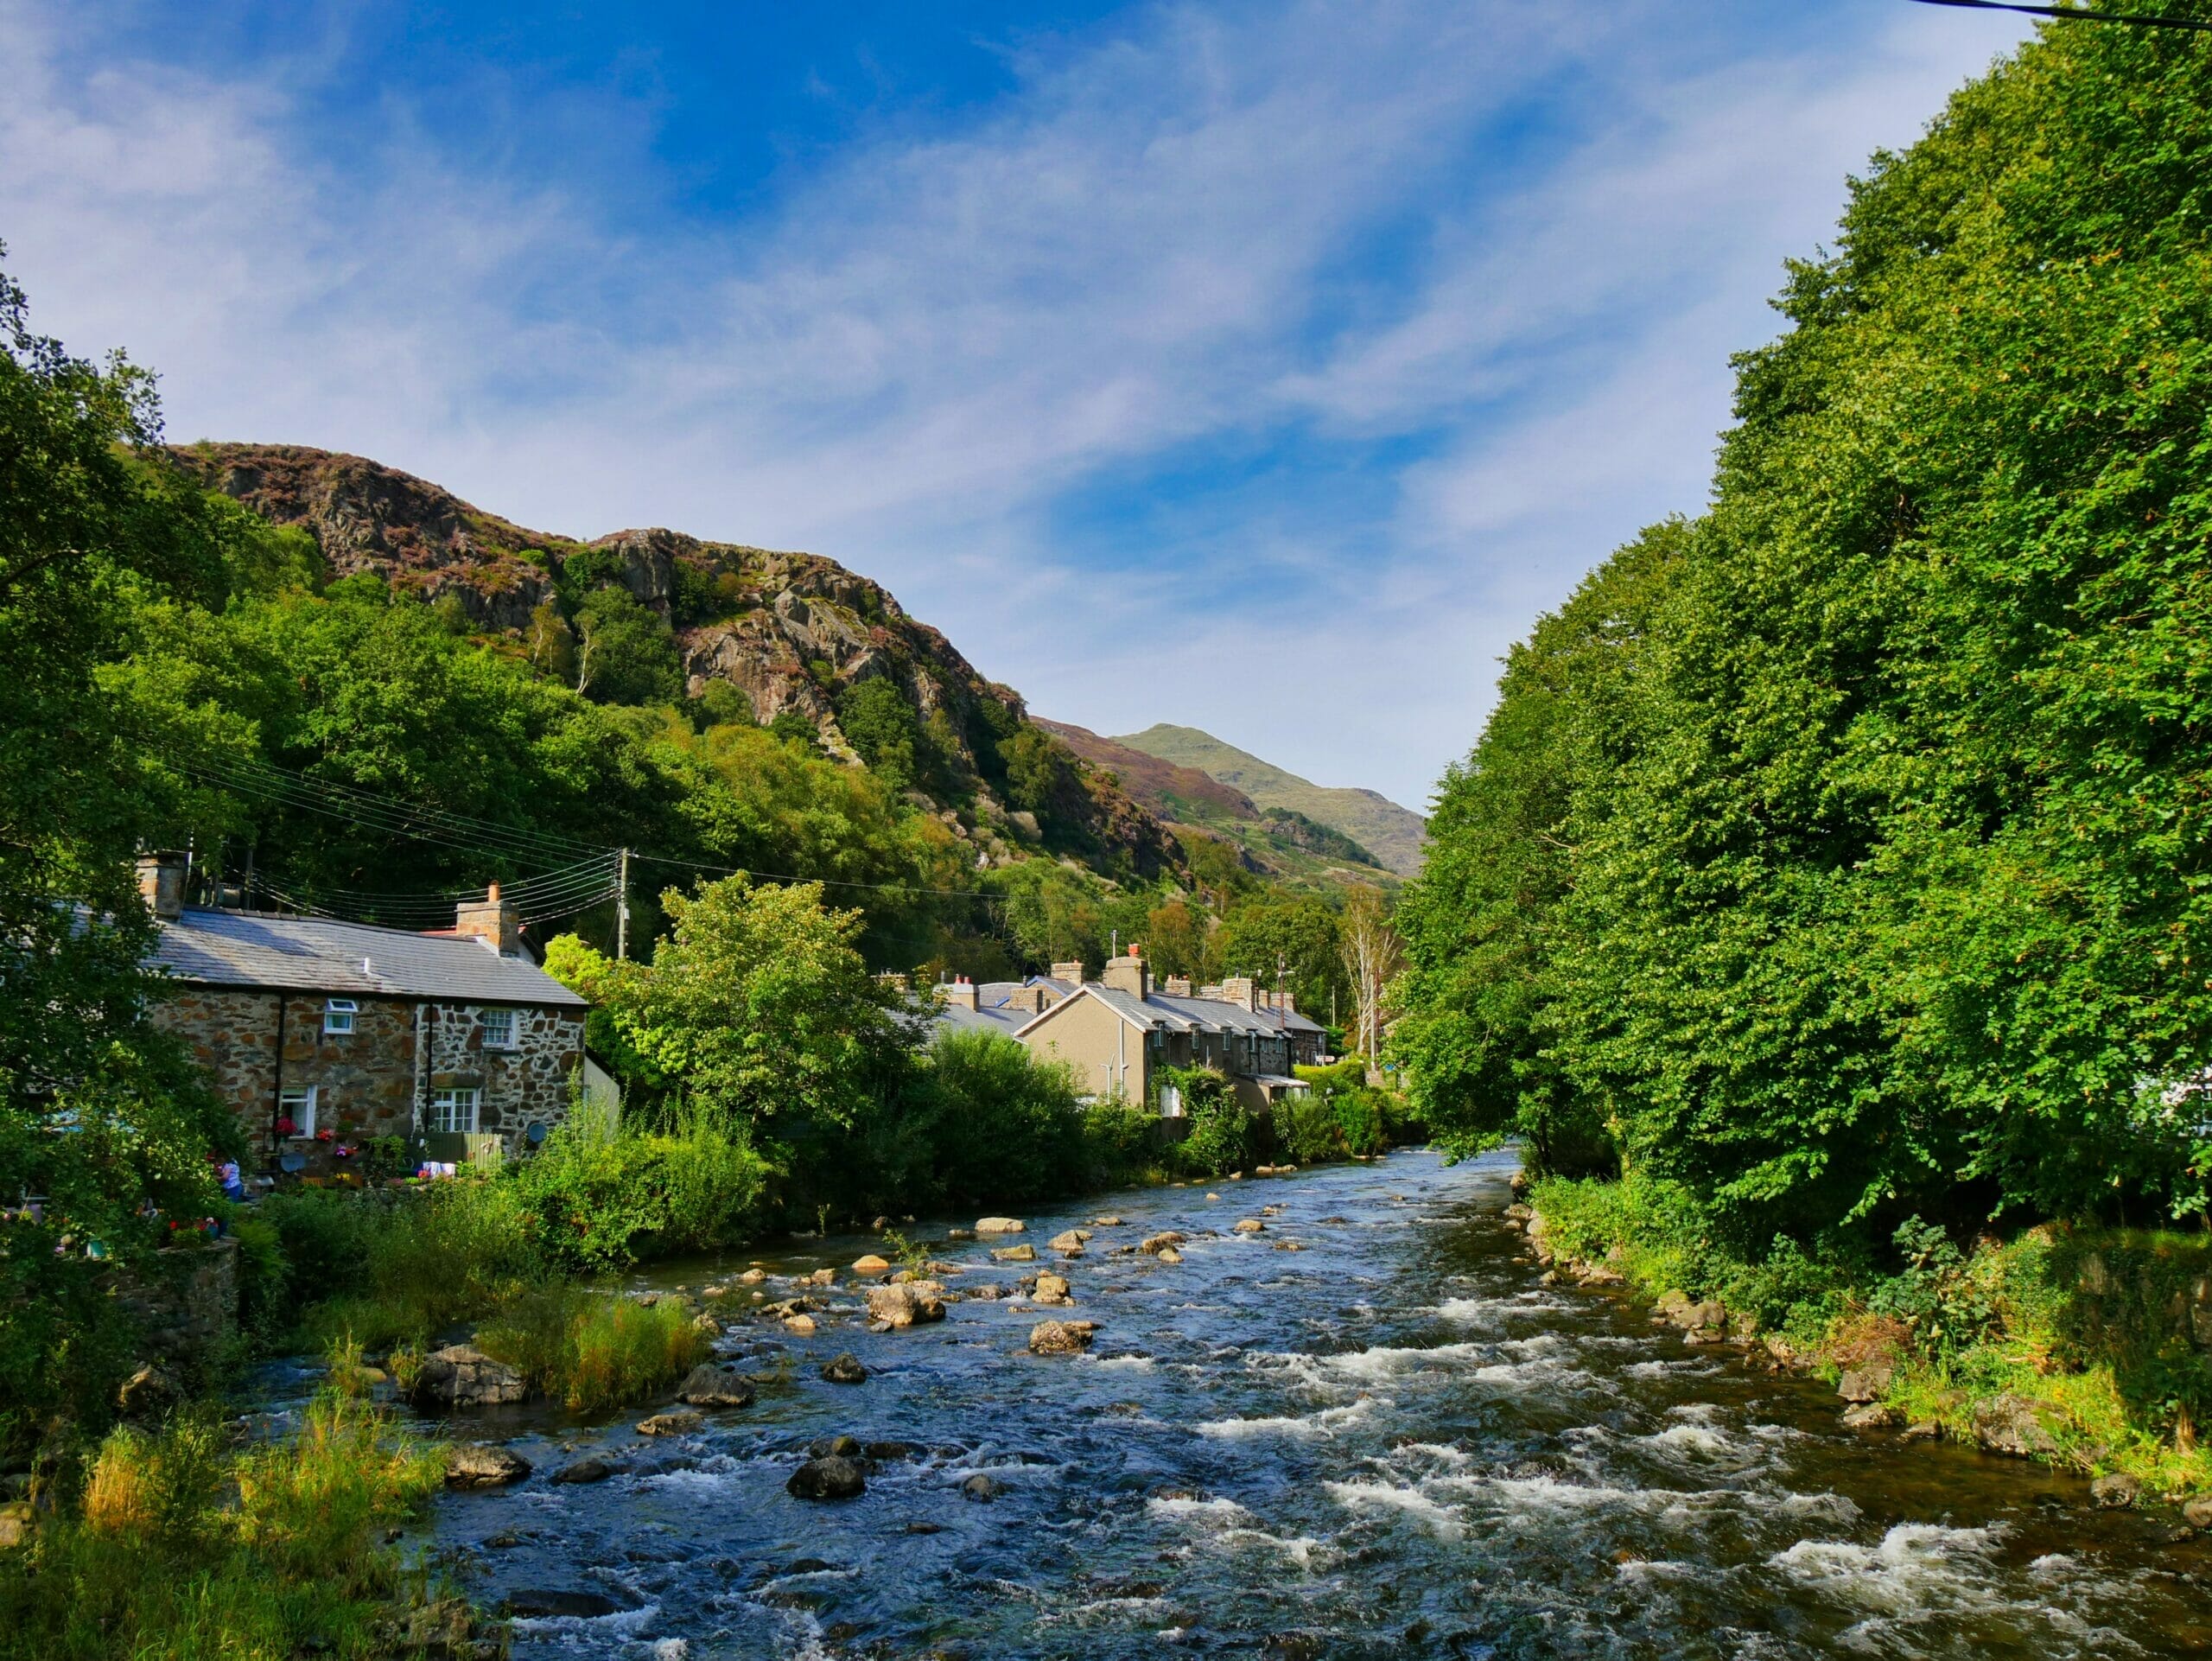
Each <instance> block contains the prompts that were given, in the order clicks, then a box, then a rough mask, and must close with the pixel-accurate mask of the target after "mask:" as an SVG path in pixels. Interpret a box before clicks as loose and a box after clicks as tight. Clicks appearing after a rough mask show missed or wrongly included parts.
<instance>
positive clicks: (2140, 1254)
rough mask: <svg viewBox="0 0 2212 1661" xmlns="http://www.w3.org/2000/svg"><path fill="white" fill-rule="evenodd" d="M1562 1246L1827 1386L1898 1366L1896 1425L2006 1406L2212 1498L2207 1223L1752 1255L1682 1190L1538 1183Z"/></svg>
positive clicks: (2066, 1441) (2071, 1456) (2165, 1486)
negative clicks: (1691, 1308) (1676, 1296)
mask: <svg viewBox="0 0 2212 1661" xmlns="http://www.w3.org/2000/svg"><path fill="white" fill-rule="evenodd" d="M1529 1203H1530V1204H1531V1205H1532V1206H1534V1207H1535V1211H1536V1212H1537V1214H1538V1215H1539V1216H1540V1217H1541V1219H1542V1221H1543V1238H1544V1240H1545V1242H1546V1244H1548V1246H1549V1247H1550V1249H1551V1250H1552V1251H1554V1252H1556V1253H1557V1254H1558V1255H1559V1256H1560V1257H1563V1258H1571V1259H1580V1260H1584V1261H1590V1262H1597V1261H1601V1260H1602V1261H1605V1262H1607V1263H1610V1264H1611V1266H1612V1267H1613V1268H1615V1269H1618V1270H1619V1271H1620V1272H1621V1273H1622V1274H1624V1275H1625V1276H1627V1277H1628V1279H1629V1281H1630V1283H1631V1284H1632V1285H1634V1286H1635V1287H1636V1288H1637V1289H1638V1290H1639V1291H1641V1292H1643V1293H1645V1294H1647V1295H1651V1296H1654V1297H1661V1296H1664V1295H1666V1294H1667V1293H1669V1292H1680V1293H1681V1294H1683V1295H1686V1296H1688V1297H1690V1298H1693V1299H1704V1298H1713V1299H1718V1300H1719V1301H1720V1302H1721V1303H1722V1304H1724V1305H1725V1306H1726V1308H1727V1310H1728V1311H1729V1314H1730V1315H1731V1316H1732V1317H1733V1318H1735V1319H1736V1320H1737V1321H1739V1322H1743V1323H1744V1324H1745V1325H1749V1324H1750V1323H1751V1322H1755V1323H1756V1325H1757V1327H1758V1328H1759V1329H1761V1330H1763V1331H1765V1332H1769V1333H1775V1334H1777V1336H1778V1337H1779V1338H1780V1339H1782V1340H1783V1349H1784V1352H1785V1353H1790V1352H1794V1353H1796V1354H1797V1355H1799V1356H1801V1357H1803V1358H1806V1359H1810V1360H1811V1362H1812V1364H1813V1365H1815V1367H1816V1368H1818V1369H1820V1370H1821V1371H1824V1372H1825V1373H1826V1374H1827V1376H1829V1377H1831V1378H1833V1377H1834V1376H1836V1374H1837V1373H1838V1372H1839V1371H1841V1369H1842V1368H1843V1366H1845V1365H1863V1364H1865V1363H1866V1362H1868V1361H1872V1360H1876V1359H1889V1360H1891V1362H1893V1364H1894V1368H1893V1371H1891V1374H1890V1380H1889V1384H1888V1387H1887V1389H1886V1391H1885V1394H1884V1397H1883V1402H1884V1403H1885V1405H1887V1406H1888V1407H1890V1408H1891V1409H1892V1410H1894V1413H1895V1416H1896V1418H1897V1422H1899V1423H1910V1424H1920V1425H1925V1426H1932V1427H1933V1428H1934V1429H1936V1431H1937V1432H1938V1433H1940V1434H1942V1435H1947V1436H1950V1437H1952V1438H1954V1439H1955V1440H1958V1441H1974V1440H1975V1439H1976V1424H1977V1417H1978V1415H1980V1414H1982V1413H1986V1412H1987V1411H1988V1410H1990V1408H1991V1406H1992V1404H1993V1403H2003V1404H2004V1405H2005V1406H2006V1407H2007V1408H2009V1409H2010V1410H2012V1412H2013V1413H2014V1414H2015V1415H2017V1416H2018V1417H2017V1418H2016V1420H2015V1422H2018V1423H2019V1424H2022V1425H2027V1424H2029V1422H2030V1421H2032V1428H2031V1429H2028V1430H2027V1432H2026V1434H2027V1435H2028V1437H2029V1439H2030V1440H2031V1441H2039V1442H2041V1443H2043V1444H2044V1446H2042V1447H2041V1448H2040V1449H2039V1456H2040V1457H2043V1458H2045V1459H2047V1460H2049V1461H2050V1462H2052V1463H2055V1464H2059V1465H2064V1466H2069V1467H2073V1468H2075V1469H2078V1470H2081V1471H2083V1472H2085V1473H2092V1474H2105V1473H2124V1474H2126V1475H2129V1476H2133V1477H2134V1478H2135V1479H2136V1480H2138V1481H2139V1482H2141V1483H2142V1484H2143V1485H2144V1486H2145V1487H2146V1488H2148V1489H2150V1490H2151V1491H2152V1492H2159V1493H2167V1494H2182V1493H2190V1492H2200V1491H2212V1451H2208V1449H2207V1448H2204V1447H2203V1446H2202V1445H2201V1444H2200V1442H2199V1441H2198V1427H2199V1426H2200V1425H2202V1424H2203V1423H2204V1422H2205V1420H2206V1417H2207V1416H2208V1414H2212V1368H2208V1366H2207V1365H2206V1361H2205V1358H2204V1356H2203V1354H2202V1352H2201V1350H2200V1347H2199V1341H2198V1340H2200V1339H2201V1338H2202V1336H2203V1331H2202V1328H2203V1327H2204V1326H2205V1323H2206V1322H2207V1321H2212V1306H2207V1305H2205V1304H2203V1303H2202V1302H2200V1301H2197V1299H2196V1289H2197V1288H2198V1287H2199V1286H2200V1285H2202V1283H2203V1282H2204V1281H2205V1279H2206V1277H2207V1276H2212V1239H2208V1238H2207V1237H2205V1236H2203V1235H2196V1234H2190V1235H2183V1234H2173V1233H2149V1232H2144V1231H2074V1230H2070V1229H2068V1228H2066V1227H2064V1226H2063V1225H2054V1224H2045V1225H2041V1226H2039V1227H2036V1228H2031V1229H2027V1230H2024V1231H2020V1232H2018V1233H2017V1234H2015V1235H2014V1236H2013V1237H2012V1238H2010V1239H2005V1240H1999V1239H1998V1238H1995V1237H1994V1236H1984V1237H1982V1238H1980V1239H1978V1240H1976V1241H1974V1243H1972V1244H1971V1246H1970V1247H1968V1248H1967V1249H1963V1250H1962V1249H1961V1247H1960V1246H1958V1245H1957V1244H1955V1243H1954V1242H1952V1241H1951V1240H1950V1239H1949V1238H1948V1237H1947V1236H1946V1235H1944V1233H1943V1232H1942V1231H1941V1230H1938V1229H1936V1228H1934V1227H1933V1226H1931V1225H1927V1224H1924V1223H1922V1222H1920V1221H1918V1219H1914V1220H1913V1221H1911V1222H1909V1223H1907V1224H1905V1225H1904V1226H1902V1227H1900V1228H1899V1229H1898V1230H1897V1233H1896V1238H1894V1240H1893V1241H1892V1251H1891V1253H1890V1254H1888V1256H1887V1257H1885V1258H1882V1259H1877V1258H1876V1257H1874V1256H1873V1255H1872V1253H1871V1252H1870V1251H1867V1249H1866V1247H1865V1246H1864V1245H1863V1244H1859V1240H1858V1238H1857V1237H1856V1236H1845V1237H1843V1239H1842V1241H1841V1243H1840V1244H1830V1245H1827V1246H1825V1247H1824V1246H1821V1245H1819V1244H1816V1245H1815V1247H1814V1248H1812V1249H1809V1250H1808V1248H1805V1247H1802V1246H1800V1245H1797V1244H1794V1243H1792V1242H1789V1241H1787V1240H1778V1241H1777V1242H1775V1243H1774V1244H1773V1245H1772V1246H1771V1247H1770V1249H1769V1251H1767V1253H1766V1255H1765V1257H1764V1259H1763V1260H1761V1261H1758V1262H1752V1261H1749V1260H1747V1259H1746V1258H1745V1257H1742V1256H1739V1255H1738V1254H1736V1253H1735V1252H1732V1251H1730V1250H1728V1249H1727V1248H1726V1246H1724V1245H1723V1244H1720V1243H1719V1241H1718V1240H1717V1239H1716V1238H1715V1231H1714V1230H1713V1227H1712V1225H1711V1221H1710V1219H1709V1218H1708V1217H1707V1214H1706V1213H1705V1212H1704V1211H1703V1210H1702V1209H1701V1208H1700V1206H1698V1205H1697V1204H1696V1202H1695V1200H1694V1197H1693V1196H1692V1195H1691V1194H1690V1193H1689V1192H1688V1190H1687V1189H1685V1188H1683V1187H1681V1186H1680V1185H1678V1184H1674V1183H1669V1182H1665V1181H1659V1180H1656V1179H1653V1178H1649V1177H1646V1176H1643V1175H1641V1174H1637V1173H1633V1172H1632V1173H1630V1174H1629V1175H1627V1176H1624V1177H1622V1178H1620V1179H1618V1181H1603V1180H1598V1179H1590V1180H1586V1181H1572V1180H1567V1179H1553V1180H1548V1181H1540V1182H1538V1183H1536V1184H1535V1187H1533V1188H1532V1189H1531V1190H1530V1191H1529Z"/></svg>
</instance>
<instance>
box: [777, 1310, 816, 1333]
mask: <svg viewBox="0 0 2212 1661" xmlns="http://www.w3.org/2000/svg"><path fill="white" fill-rule="evenodd" d="M784 1330H785V1332H791V1333H798V1335H799V1336H800V1337H801V1338H805V1337H807V1336H809V1335H810V1334H811V1333H813V1331H814V1317H813V1316H812V1315H785V1317H784Z"/></svg>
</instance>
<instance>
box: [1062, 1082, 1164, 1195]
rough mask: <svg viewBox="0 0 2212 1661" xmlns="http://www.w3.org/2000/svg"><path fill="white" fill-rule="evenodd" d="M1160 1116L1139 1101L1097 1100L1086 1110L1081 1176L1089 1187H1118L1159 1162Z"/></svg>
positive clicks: (1148, 1170)
mask: <svg viewBox="0 0 2212 1661" xmlns="http://www.w3.org/2000/svg"><path fill="white" fill-rule="evenodd" d="M1159 1127H1160V1120H1159V1118H1158V1117H1157V1116H1155V1115H1154V1114H1152V1113H1150V1112H1148V1111H1146V1110H1145V1109H1143V1108H1141V1107H1139V1106H1138V1105H1137V1104H1135V1102H1124V1101H1120V1100H1115V1099H1109V1100H1106V1101H1100V1102H1093V1103H1092V1104H1090V1106H1089V1107H1087V1108H1085V1109H1084V1111H1083V1124H1082V1130H1081V1135H1082V1146H1081V1151H1080V1155H1079V1158H1080V1160H1081V1167H1080V1169H1081V1180H1082V1182H1083V1185H1084V1187H1091V1188H1110V1187H1119V1186H1120V1185H1122V1183H1125V1182H1134V1181H1138V1180H1139V1179H1140V1178H1142V1177H1144V1176H1146V1175H1147V1174H1150V1173H1151V1172H1153V1171H1154V1170H1155V1169H1156V1168H1157V1167H1158V1165H1159V1162H1160V1161H1159V1150H1160V1140H1159V1138H1160V1129H1159Z"/></svg>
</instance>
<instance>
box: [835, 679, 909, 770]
mask: <svg viewBox="0 0 2212 1661" xmlns="http://www.w3.org/2000/svg"><path fill="white" fill-rule="evenodd" d="M837 725H838V726H839V727H840V728H842V729H843V731H844V735H845V740H846V741H847V742H848V743H849V744H850V745H851V746H852V747H853V749H854V751H855V753H856V754H858V755H859V756H860V758H861V760H862V761H864V762H866V763H867V764H868V767H870V768H871V769H873V770H874V772H875V773H878V774H880V776H881V778H882V780H883V782H884V784H885V786H887V788H889V789H891V790H893V791H902V790H912V789H913V788H914V787H915V786H916V785H917V784H918V783H919V782H920V781H921V776H922V767H921V761H920V759H919V752H920V735H919V732H918V728H917V727H916V724H915V721H914V710H913V706H912V704H910V703H907V702H906V695H905V694H904V693H902V692H901V691H899V689H898V688H897V687H896V686H894V685H893V684H891V682H889V681H887V680H885V679H883V678H880V677H877V678H870V679H868V680H864V681H861V682H859V683H858V684H855V685H853V686H849V687H848V688H847V689H846V690H845V691H844V693H843V694H842V696H841V697H839V698H838V700H837Z"/></svg>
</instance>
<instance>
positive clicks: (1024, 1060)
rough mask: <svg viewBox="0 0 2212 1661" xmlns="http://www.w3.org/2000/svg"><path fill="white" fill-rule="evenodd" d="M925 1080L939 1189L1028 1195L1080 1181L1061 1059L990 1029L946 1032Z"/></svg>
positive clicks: (1077, 1135) (1077, 1121)
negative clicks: (1041, 1055)
mask: <svg viewBox="0 0 2212 1661" xmlns="http://www.w3.org/2000/svg"><path fill="white" fill-rule="evenodd" d="M925 1088H927V1089H928V1090H929V1091H930V1092H931V1095H932V1096H933V1097H934V1098H935V1100H934V1103H933V1104H932V1112H931V1117H932V1119H933V1123H931V1125H930V1127H929V1128H930V1129H931V1130H932V1131H933V1132H934V1134H933V1135H931V1136H930V1137H929V1138H928V1140H929V1142H931V1152H933V1153H934V1155H935V1168H936V1178H937V1182H938V1186H939V1187H940V1188H941V1190H942V1193H943V1194H944V1197H946V1198H949V1199H953V1200H1029V1199H1034V1198H1038V1197H1039V1196H1042V1195H1046V1194H1052V1193H1066V1192H1067V1191H1069V1190H1070V1189H1071V1188H1073V1187H1076V1186H1077V1184H1078V1183H1079V1182H1080V1181H1082V1174H1083V1165H1084V1159H1083V1142H1084V1134H1083V1120H1084V1110H1083V1108H1082V1106H1081V1105H1080V1104H1078V1103H1077V1100H1076V1094H1075V1085H1074V1084H1073V1082H1072V1081H1071V1079H1070V1077H1069V1075H1068V1072H1067V1069H1066V1068H1065V1067H1063V1066H1056V1065H1054V1064H1052V1063H1050V1062H1042V1061H1039V1060H1037V1059H1036V1058H1035V1057H1034V1056H1033V1055H1031V1054H1030V1053H1029V1051H1028V1050H1027V1048H1026V1047H1023V1046H1022V1045H1020V1044H1018V1043H1016V1042H1015V1041H1014V1040H1013V1039H1010V1038H1004V1037H1001V1036H1000V1035H999V1034H995V1033H948V1034H945V1036H944V1038H942V1039H940V1040H939V1041H938V1043H937V1045H936V1047H934V1048H933V1049H931V1052H930V1054H929V1069H928V1075H927V1085H926V1086H925Z"/></svg>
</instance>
